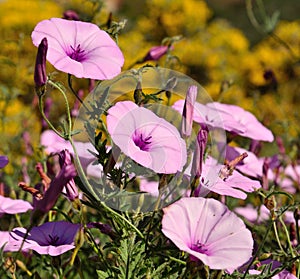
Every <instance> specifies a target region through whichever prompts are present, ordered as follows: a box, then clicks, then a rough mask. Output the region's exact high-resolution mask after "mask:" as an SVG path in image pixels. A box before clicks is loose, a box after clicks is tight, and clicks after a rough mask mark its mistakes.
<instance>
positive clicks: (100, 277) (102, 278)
mask: <svg viewBox="0 0 300 279" xmlns="http://www.w3.org/2000/svg"><path fill="white" fill-rule="evenodd" d="M97 275H98V279H107V278H110V277H109V274H108V273H106V272H105V271H103V270H97Z"/></svg>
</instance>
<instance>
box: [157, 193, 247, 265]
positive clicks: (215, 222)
mask: <svg viewBox="0 0 300 279" xmlns="http://www.w3.org/2000/svg"><path fill="white" fill-rule="evenodd" d="M163 211H164V215H163V219H162V232H163V233H164V235H165V236H166V237H168V238H169V239H170V240H172V242H173V243H174V244H175V245H176V246H177V247H178V248H179V249H180V250H182V251H185V252H187V253H189V254H190V255H191V259H192V260H200V261H202V262H203V263H204V264H205V265H207V266H209V267H210V268H211V269H227V268H237V267H239V266H241V265H242V264H244V263H245V262H246V261H248V260H249V259H250V257H251V255H252V249H253V239H252V236H251V232H250V231H249V230H248V229H247V228H246V226H245V224H244V223H243V221H242V220H241V219H240V218H238V217H237V216H236V215H235V214H234V213H233V212H231V211H230V210H229V209H228V208H227V207H226V206H225V205H224V204H222V203H221V202H219V201H217V200H214V199H205V198H182V199H180V200H179V201H177V202H175V203H173V204H171V205H170V206H168V207H166V208H164V209H163Z"/></svg>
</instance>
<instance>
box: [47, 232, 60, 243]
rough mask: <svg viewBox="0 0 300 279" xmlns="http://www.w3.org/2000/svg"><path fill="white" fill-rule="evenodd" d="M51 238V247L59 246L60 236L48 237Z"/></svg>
mask: <svg viewBox="0 0 300 279" xmlns="http://www.w3.org/2000/svg"><path fill="white" fill-rule="evenodd" d="M48 236H49V239H50V241H49V243H48V244H49V245H53V246H57V245H58V240H59V236H57V235H50V234H49V235H48Z"/></svg>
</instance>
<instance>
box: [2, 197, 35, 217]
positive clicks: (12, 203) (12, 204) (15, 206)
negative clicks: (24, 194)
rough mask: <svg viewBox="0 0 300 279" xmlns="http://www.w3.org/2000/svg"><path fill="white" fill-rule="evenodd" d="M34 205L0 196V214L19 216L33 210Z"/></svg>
mask: <svg viewBox="0 0 300 279" xmlns="http://www.w3.org/2000/svg"><path fill="white" fill-rule="evenodd" d="M32 208H33V207H32V205H31V204H30V203H29V202H27V201H23V200H18V199H15V200H14V199H11V198H7V197H3V196H1V195H0V214H3V213H6V214H18V213H24V212H26V211H28V210H31V209H32Z"/></svg>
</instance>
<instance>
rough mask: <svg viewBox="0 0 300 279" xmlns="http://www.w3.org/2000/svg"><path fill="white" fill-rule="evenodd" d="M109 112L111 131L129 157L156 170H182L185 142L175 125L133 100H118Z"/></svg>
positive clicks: (167, 171) (109, 130)
mask: <svg viewBox="0 0 300 279" xmlns="http://www.w3.org/2000/svg"><path fill="white" fill-rule="evenodd" d="M107 113H108V115H107V129H108V132H109V134H110V136H111V138H112V140H113V142H114V143H115V144H116V145H117V146H118V147H119V148H120V149H121V151H122V152H124V153H125V154H126V155H127V156H128V157H130V158H131V159H133V160H134V161H135V162H137V163H139V164H141V165H142V166H144V167H146V168H149V169H151V170H153V171H155V172H157V173H176V172H177V171H181V170H182V168H183V166H184V164H185V163H186V157H187V153H186V145H185V142H184V140H183V139H182V138H181V137H180V134H179V132H178V130H177V129H176V128H175V127H174V126H173V125H171V124H170V123H169V122H167V121H166V120H165V119H163V118H160V117H158V116H157V115H156V114H154V113H153V112H152V111H150V110H148V109H146V108H144V107H138V106H137V105H136V104H135V103H133V102H131V101H124V102H118V103H117V104H116V105H114V106H113V107H111V108H110V109H109V110H108V111H107Z"/></svg>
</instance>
